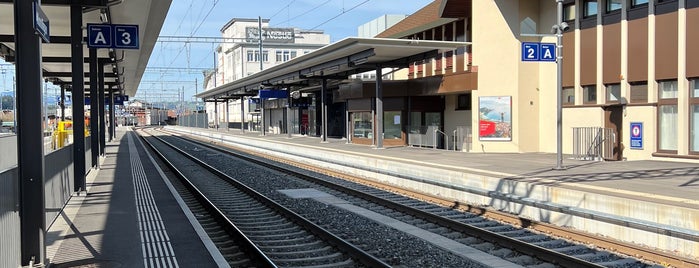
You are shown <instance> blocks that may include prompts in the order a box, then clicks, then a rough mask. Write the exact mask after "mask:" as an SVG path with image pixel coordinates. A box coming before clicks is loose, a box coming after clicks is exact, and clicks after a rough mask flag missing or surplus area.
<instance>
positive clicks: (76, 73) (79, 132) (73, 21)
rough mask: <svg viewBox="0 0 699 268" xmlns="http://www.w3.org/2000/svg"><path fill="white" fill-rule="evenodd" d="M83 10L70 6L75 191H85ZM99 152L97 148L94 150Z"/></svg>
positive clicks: (77, 6)
mask: <svg viewBox="0 0 699 268" xmlns="http://www.w3.org/2000/svg"><path fill="white" fill-rule="evenodd" d="M82 25H83V8H82V6H80V5H79V4H71V6H70V57H71V72H72V79H73V82H72V95H73V159H74V162H73V173H74V176H75V185H74V190H75V191H83V190H85V85H84V84H83V81H84V79H85V78H84V77H83V75H84V74H83V73H84V72H85V70H84V69H83V43H82V42H83V29H82ZM93 150H97V148H93Z"/></svg>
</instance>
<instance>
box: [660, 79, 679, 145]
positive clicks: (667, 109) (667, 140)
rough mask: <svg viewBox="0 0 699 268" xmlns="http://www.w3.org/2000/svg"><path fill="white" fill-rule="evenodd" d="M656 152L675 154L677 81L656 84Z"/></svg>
mask: <svg viewBox="0 0 699 268" xmlns="http://www.w3.org/2000/svg"><path fill="white" fill-rule="evenodd" d="M658 91H659V92H658V150H660V151H665V152H674V153H676V152H677V122H678V121H677V119H678V118H677V80H666V81H659V82H658Z"/></svg>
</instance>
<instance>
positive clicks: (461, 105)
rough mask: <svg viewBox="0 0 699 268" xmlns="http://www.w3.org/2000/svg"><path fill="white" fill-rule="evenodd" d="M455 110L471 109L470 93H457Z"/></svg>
mask: <svg viewBox="0 0 699 268" xmlns="http://www.w3.org/2000/svg"><path fill="white" fill-rule="evenodd" d="M456 110H471V93H468V94H459V95H458V96H457V97H456Z"/></svg>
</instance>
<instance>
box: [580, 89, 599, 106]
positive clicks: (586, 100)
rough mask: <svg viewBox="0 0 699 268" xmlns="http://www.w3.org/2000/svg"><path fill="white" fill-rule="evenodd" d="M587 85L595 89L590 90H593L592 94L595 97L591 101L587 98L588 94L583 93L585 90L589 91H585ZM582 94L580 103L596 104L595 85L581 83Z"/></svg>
mask: <svg viewBox="0 0 699 268" xmlns="http://www.w3.org/2000/svg"><path fill="white" fill-rule="evenodd" d="M587 87H593V88H594V89H595V90H593V91H592V92H594V93H593V94H594V97H595V99H594V100H592V101H590V100H588V94H585V93H586V92H590V91H589V90H588V91H585V89H586V88H587ZM582 94H583V96H582V103H583V104H597V85H583V86H582Z"/></svg>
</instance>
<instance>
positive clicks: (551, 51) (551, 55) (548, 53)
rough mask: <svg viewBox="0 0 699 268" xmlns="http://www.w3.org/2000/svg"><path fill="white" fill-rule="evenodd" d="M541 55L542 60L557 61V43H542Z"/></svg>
mask: <svg viewBox="0 0 699 268" xmlns="http://www.w3.org/2000/svg"><path fill="white" fill-rule="evenodd" d="M539 56H540V58H541V61H556V44H553V43H541V49H540V50H539Z"/></svg>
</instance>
